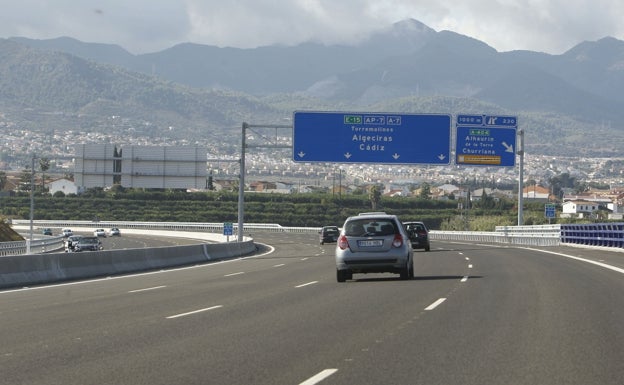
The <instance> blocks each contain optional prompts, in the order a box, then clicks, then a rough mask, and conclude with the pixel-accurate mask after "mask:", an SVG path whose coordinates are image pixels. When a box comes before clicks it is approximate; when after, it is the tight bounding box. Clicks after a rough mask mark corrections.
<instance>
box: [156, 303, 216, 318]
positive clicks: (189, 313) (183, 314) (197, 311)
mask: <svg viewBox="0 0 624 385" xmlns="http://www.w3.org/2000/svg"><path fill="white" fill-rule="evenodd" d="M220 307H223V305H217V306H212V307H207V308H205V309H199V310H194V311H190V312H188V313H181V314H176V315H170V316H169V317H167V319H173V318H179V317H185V316H187V315H191V314H197V313H201V312H204V311H208V310H214V309H218V308H220Z"/></svg>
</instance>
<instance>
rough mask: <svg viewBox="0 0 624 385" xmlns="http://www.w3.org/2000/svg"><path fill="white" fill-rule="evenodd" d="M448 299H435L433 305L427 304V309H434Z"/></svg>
mask: <svg viewBox="0 0 624 385" xmlns="http://www.w3.org/2000/svg"><path fill="white" fill-rule="evenodd" d="M444 301H446V298H440V299H439V300H437V301H435V302H434V303H432V304H431V305H429V306H427V307H426V308H425V310H433V309H435V308H436V307H438V306H439V305H440V304H441V303H442V302H444Z"/></svg>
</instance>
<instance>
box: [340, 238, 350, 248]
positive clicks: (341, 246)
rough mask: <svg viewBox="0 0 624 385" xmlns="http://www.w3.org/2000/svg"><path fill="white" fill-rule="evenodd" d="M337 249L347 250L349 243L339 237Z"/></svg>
mask: <svg viewBox="0 0 624 385" xmlns="http://www.w3.org/2000/svg"><path fill="white" fill-rule="evenodd" d="M338 247H340V249H341V250H346V249H348V248H349V241H347V237H345V236H344V235H341V236H340V238H338Z"/></svg>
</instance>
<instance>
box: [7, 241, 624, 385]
mask: <svg viewBox="0 0 624 385" xmlns="http://www.w3.org/2000/svg"><path fill="white" fill-rule="evenodd" d="M254 235H255V236H256V240H257V241H259V242H264V243H266V244H268V245H271V246H272V247H274V249H272V248H270V247H266V248H263V250H264V252H265V253H264V254H260V253H259V254H258V255H256V256H254V257H252V258H247V259H238V260H234V261H229V262H222V263H215V264H210V265H203V266H193V267H188V268H183V269H175V270H170V271H159V272H152V273H149V274H141V275H132V276H125V277H117V278H106V279H100V280H92V281H85V282H73V283H68V284H61V285H52V286H45V287H35V288H29V289H20V290H7V291H3V292H0V336H1V338H0V342H1V343H0V383H2V384H46V385H52V384H63V385H67V384H81V385H83V384H152V385H153V384H167V385H171V384H271V385H276V384H301V383H303V384H315V383H320V384H376V385H379V384H427V385H433V384H445V385H446V384H478V385H483V384H506V385H507V384H519V385H521V384H531V385H533V384H566V385H569V384H582V385H588V384H614V385H615V384H618V385H620V384H622V383H623V382H624V359H623V357H624V295H622V293H624V269H623V268H624V263H623V262H624V253H617V252H606V251H588V250H583V249H576V248H550V249H548V250H549V251H550V252H557V253H561V254H552V253H544V252H539V251H536V250H532V249H526V248H508V247H501V246H491V245H478V244H459V243H443V242H435V241H434V242H432V250H431V251H430V252H424V251H420V250H419V251H417V252H416V253H415V256H416V259H415V272H416V278H415V279H414V280H410V281H401V280H399V279H398V276H395V275H392V274H374V275H355V276H354V278H355V279H354V280H353V281H348V282H346V283H337V282H336V273H335V265H334V260H333V251H334V247H335V245H332V244H326V245H323V246H321V245H319V244H318V239H317V237H316V236H315V235H303V234H287V233H286V234H275V235H273V234H254ZM122 238H123V236H122ZM107 240H111V239H107ZM111 241H114V242H120V240H115V239H112V240H111ZM137 242H140V241H137ZM150 242H151V241H148V243H150ZM571 256H573V257H577V258H582V259H572V258H570V257H571Z"/></svg>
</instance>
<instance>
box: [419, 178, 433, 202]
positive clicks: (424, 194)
mask: <svg viewBox="0 0 624 385" xmlns="http://www.w3.org/2000/svg"><path fill="white" fill-rule="evenodd" d="M430 195H431V185H429V183H426V182H425V183H423V184H422V186H421V188H420V193H419V194H418V197H419V198H422V199H431V197H430Z"/></svg>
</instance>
